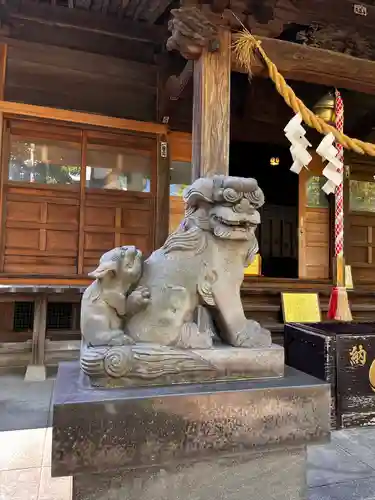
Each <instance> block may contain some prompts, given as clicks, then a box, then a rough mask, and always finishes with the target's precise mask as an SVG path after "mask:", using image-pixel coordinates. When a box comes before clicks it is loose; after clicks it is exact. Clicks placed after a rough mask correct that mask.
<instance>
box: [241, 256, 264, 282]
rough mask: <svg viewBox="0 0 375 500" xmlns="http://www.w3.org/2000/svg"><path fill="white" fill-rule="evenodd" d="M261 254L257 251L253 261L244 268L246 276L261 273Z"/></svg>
mask: <svg viewBox="0 0 375 500" xmlns="http://www.w3.org/2000/svg"><path fill="white" fill-rule="evenodd" d="M261 262H262V259H261V256H260V255H259V253H257V254H256V256H255V258H254V260H253V262H252V263H251V264H250V265H249V266H247V267H246V268H245V271H244V273H245V275H246V276H259V275H260V274H261V267H262V266H261Z"/></svg>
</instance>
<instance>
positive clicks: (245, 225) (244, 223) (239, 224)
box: [212, 215, 253, 229]
mask: <svg viewBox="0 0 375 500" xmlns="http://www.w3.org/2000/svg"><path fill="white" fill-rule="evenodd" d="M212 218H213V219H214V220H215V221H217V222H219V224H222V225H223V226H229V227H233V228H236V229H249V228H250V227H252V226H253V224H251V222H249V221H248V220H228V219H224V218H223V217H220V216H219V215H212Z"/></svg>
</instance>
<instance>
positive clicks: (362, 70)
mask: <svg viewBox="0 0 375 500" xmlns="http://www.w3.org/2000/svg"><path fill="white" fill-rule="evenodd" d="M259 39H260V40H261V42H262V47H263V49H264V50H265V51H266V53H267V55H268V57H269V58H270V59H271V60H272V62H273V63H274V64H276V66H277V68H278V70H279V71H280V73H281V74H282V75H283V76H284V78H286V79H291V80H303V81H305V82H308V83H317V84H321V85H327V86H330V87H339V88H342V89H343V88H345V89H349V90H355V91H357V92H363V93H366V94H375V61H369V60H367V59H358V58H356V57H351V56H348V55H346V54H340V53H338V52H332V51H329V50H322V49H316V48H314V47H308V46H306V45H299V44H296V43H292V42H286V41H283V40H276V39H273V38H263V37H260V38H259ZM232 69H233V71H239V72H244V71H243V68H241V67H240V66H239V65H238V64H237V63H236V61H233V64H232ZM252 71H253V75H254V76H263V77H267V76H268V71H267V69H266V68H265V66H264V64H263V63H262V62H261V61H260V59H259V58H258V57H256V58H255V59H254V62H253V66H252Z"/></svg>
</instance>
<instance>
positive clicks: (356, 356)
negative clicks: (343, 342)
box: [349, 345, 367, 366]
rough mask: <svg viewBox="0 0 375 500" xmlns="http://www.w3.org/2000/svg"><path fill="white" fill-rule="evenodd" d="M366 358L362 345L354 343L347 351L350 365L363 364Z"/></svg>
mask: <svg viewBox="0 0 375 500" xmlns="http://www.w3.org/2000/svg"><path fill="white" fill-rule="evenodd" d="M366 360H367V352H366V351H365V349H363V345H355V346H353V347H352V348H351V349H350V351H349V361H350V364H351V365H352V366H364V365H365V364H366Z"/></svg>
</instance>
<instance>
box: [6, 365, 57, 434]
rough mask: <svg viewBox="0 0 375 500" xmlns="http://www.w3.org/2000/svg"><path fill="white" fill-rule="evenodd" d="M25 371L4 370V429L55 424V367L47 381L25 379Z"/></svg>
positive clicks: (33, 427) (48, 373)
mask: <svg viewBox="0 0 375 500" xmlns="http://www.w3.org/2000/svg"><path fill="white" fill-rule="evenodd" d="M24 375H25V370H24V369H14V370H8V369H7V370H0V432H2V431H14V430H22V429H40V428H45V427H48V426H50V425H51V423H52V422H51V418H52V392H53V384H54V378H55V376H56V370H55V369H49V370H48V371H47V380H45V381H44V382H25V381H24Z"/></svg>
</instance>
